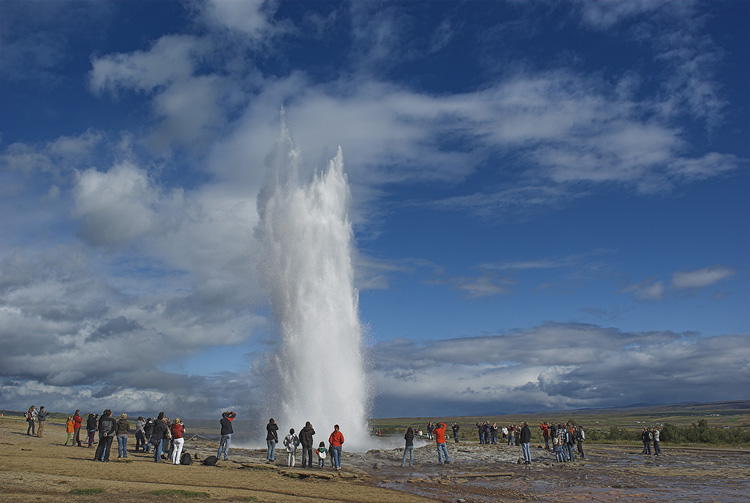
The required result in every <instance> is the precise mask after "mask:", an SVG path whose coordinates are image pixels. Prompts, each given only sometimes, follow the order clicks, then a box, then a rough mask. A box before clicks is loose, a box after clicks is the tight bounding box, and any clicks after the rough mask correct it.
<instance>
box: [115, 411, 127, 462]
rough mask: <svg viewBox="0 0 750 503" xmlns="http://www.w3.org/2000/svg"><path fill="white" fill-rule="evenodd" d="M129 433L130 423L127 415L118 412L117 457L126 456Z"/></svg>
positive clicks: (123, 457)
mask: <svg viewBox="0 0 750 503" xmlns="http://www.w3.org/2000/svg"><path fill="white" fill-rule="evenodd" d="M129 434H130V423H129V422H128V415H127V414H125V413H124V412H123V413H122V414H120V419H119V420H118V421H117V459H125V458H127V457H128V435H129Z"/></svg>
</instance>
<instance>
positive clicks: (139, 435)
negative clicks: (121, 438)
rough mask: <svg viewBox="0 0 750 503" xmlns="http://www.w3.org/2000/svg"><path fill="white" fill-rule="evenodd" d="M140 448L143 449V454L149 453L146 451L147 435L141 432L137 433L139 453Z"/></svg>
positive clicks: (136, 445) (136, 440) (136, 447)
mask: <svg viewBox="0 0 750 503" xmlns="http://www.w3.org/2000/svg"><path fill="white" fill-rule="evenodd" d="M139 447H140V448H141V449H143V452H148V451H147V450H146V434H145V433H143V432H142V431H140V430H139V431H136V432H135V452H138V448H139Z"/></svg>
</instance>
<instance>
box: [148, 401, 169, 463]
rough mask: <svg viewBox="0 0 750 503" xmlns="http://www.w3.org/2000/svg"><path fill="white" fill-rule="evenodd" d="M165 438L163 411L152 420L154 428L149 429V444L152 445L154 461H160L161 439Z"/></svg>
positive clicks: (165, 427)
mask: <svg viewBox="0 0 750 503" xmlns="http://www.w3.org/2000/svg"><path fill="white" fill-rule="evenodd" d="M165 438H167V425H166V424H164V413H163V412H159V415H158V416H157V417H156V421H154V429H153V430H152V431H151V444H152V445H153V446H154V463H161V455H162V440H163V439H165Z"/></svg>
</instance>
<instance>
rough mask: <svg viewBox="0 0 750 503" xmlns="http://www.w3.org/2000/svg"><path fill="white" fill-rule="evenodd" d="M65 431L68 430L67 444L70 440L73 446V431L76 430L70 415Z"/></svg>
mask: <svg viewBox="0 0 750 503" xmlns="http://www.w3.org/2000/svg"><path fill="white" fill-rule="evenodd" d="M65 431H67V432H68V439H67V440H66V441H65V445H68V442H70V446H71V447H73V432H74V431H75V424H74V422H73V418H72V417H71V416H68V422H67V423H65Z"/></svg>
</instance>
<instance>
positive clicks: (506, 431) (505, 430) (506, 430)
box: [500, 426, 508, 441]
mask: <svg viewBox="0 0 750 503" xmlns="http://www.w3.org/2000/svg"><path fill="white" fill-rule="evenodd" d="M500 431H502V432H503V441H505V439H506V438H508V427H507V426H503V429H502V430H500Z"/></svg>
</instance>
